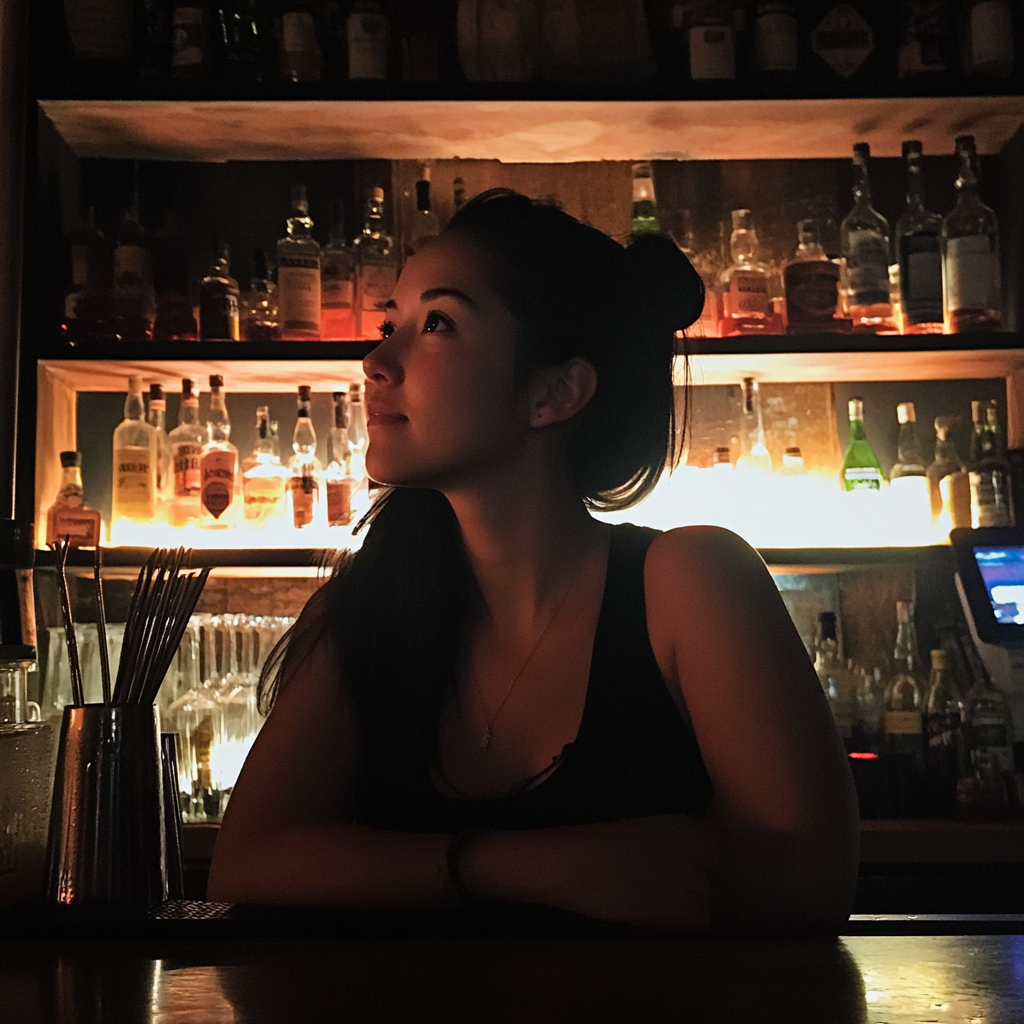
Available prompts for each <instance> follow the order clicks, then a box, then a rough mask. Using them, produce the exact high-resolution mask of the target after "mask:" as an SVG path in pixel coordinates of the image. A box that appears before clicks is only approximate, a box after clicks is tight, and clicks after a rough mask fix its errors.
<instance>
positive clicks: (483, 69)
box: [456, 0, 538, 82]
mask: <svg viewBox="0 0 1024 1024" xmlns="http://www.w3.org/2000/svg"><path fill="white" fill-rule="evenodd" d="M456 31H457V37H458V53H459V62H460V64H461V65H462V70H463V73H464V74H465V75H466V77H467V78H468V79H469V80H470V81H471V82H472V81H477V82H479V81H483V82H528V81H530V80H531V79H532V78H533V77H534V73H535V72H536V70H537V65H538V42H537V11H536V8H535V6H534V4H532V3H530V2H528V0H459V4H458V9H457V14H456Z"/></svg>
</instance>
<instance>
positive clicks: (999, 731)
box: [964, 675, 1014, 775]
mask: <svg viewBox="0 0 1024 1024" xmlns="http://www.w3.org/2000/svg"><path fill="white" fill-rule="evenodd" d="M964 736H965V739H966V741H967V755H968V759H969V760H970V761H971V763H974V762H976V761H977V759H978V757H979V756H984V757H985V758H987V759H988V761H989V763H990V764H991V765H992V767H993V768H994V770H995V772H996V774H997V775H998V774H1000V773H1002V772H1012V771H1013V770H1014V759H1013V740H1014V735H1013V719H1012V716H1011V712H1010V705H1009V703H1008V702H1007V700H1006V695H1005V694H1004V693H1003V692H1002V690H997V689H996V688H995V687H994V686H993V685H992V683H991V682H990V680H989V679H988V677H987V676H985V675H981V676H979V677H978V679H977V681H976V682H975V684H974V685H973V686H972V687H971V689H970V690H969V691H968V693H967V696H966V697H964Z"/></svg>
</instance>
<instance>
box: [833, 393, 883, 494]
mask: <svg viewBox="0 0 1024 1024" xmlns="http://www.w3.org/2000/svg"><path fill="white" fill-rule="evenodd" d="M847 409H848V412H849V416H850V443H849V445H847V448H846V454H845V455H844V456H843V476H842V480H843V487H844V488H845V489H846V490H848V491H878V490H881V487H882V483H883V482H884V481H885V475H884V474H883V473H882V467H881V466H880V465H879V464H878V457H877V456H876V455H875V453H874V451H873V450H872V448H871V445H870V444H868V436H867V431H866V430H865V429H864V400H863V399H862V398H851V399H850V402H849V405H848V407H847Z"/></svg>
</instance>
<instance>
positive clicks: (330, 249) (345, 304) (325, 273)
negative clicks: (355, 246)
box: [320, 202, 356, 341]
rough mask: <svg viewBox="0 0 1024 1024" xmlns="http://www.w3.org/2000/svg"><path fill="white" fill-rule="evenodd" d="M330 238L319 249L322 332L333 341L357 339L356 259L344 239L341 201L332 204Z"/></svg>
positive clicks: (324, 336) (322, 335)
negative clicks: (355, 304) (355, 306)
mask: <svg viewBox="0 0 1024 1024" xmlns="http://www.w3.org/2000/svg"><path fill="white" fill-rule="evenodd" d="M330 219H331V234H330V241H328V243H327V244H326V245H325V246H324V247H323V249H322V250H321V252H320V334H321V337H323V338H326V339H331V340H334V341H338V340H344V339H348V338H354V337H355V333H356V324H355V309H354V305H353V304H354V303H355V290H356V280H355V278H356V262H355V255H354V253H353V252H352V250H351V248H349V245H348V242H347V241H346V239H345V221H344V217H343V211H342V206H341V203H340V202H332V203H331V206H330Z"/></svg>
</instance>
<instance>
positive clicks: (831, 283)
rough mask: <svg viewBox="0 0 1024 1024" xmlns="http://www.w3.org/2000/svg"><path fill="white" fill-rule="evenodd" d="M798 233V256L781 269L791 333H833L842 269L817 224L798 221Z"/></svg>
mask: <svg viewBox="0 0 1024 1024" xmlns="http://www.w3.org/2000/svg"><path fill="white" fill-rule="evenodd" d="M796 231H797V248H796V255H795V256H794V257H793V259H791V260H790V261H789V262H788V263H787V264H786V265H785V267H783V270H782V281H783V288H784V292H785V296H786V316H787V318H788V320H789V327H788V333H790V334H809V333H812V332H816V331H828V330H831V329H833V328H834V327H835V316H836V307H837V306H838V304H839V267H838V266H836V264H835V263H833V262H832V261H831V260H830V259H829V258H828V256H827V255H826V254H825V250H824V249H823V248H822V245H821V239H820V236H819V234H818V225H817V222H816V221H813V220H801V221H798V222H797V225H796Z"/></svg>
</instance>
